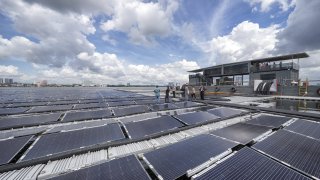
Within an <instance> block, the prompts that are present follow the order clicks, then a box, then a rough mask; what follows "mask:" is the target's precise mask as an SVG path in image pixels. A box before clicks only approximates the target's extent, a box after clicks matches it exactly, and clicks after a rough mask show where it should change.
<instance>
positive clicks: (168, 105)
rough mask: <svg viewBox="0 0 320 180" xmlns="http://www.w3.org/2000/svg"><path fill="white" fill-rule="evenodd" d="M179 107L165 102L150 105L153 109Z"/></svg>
mask: <svg viewBox="0 0 320 180" xmlns="http://www.w3.org/2000/svg"><path fill="white" fill-rule="evenodd" d="M177 108H179V107H177V106H175V105H174V104H171V103H167V104H156V105H153V106H151V109H152V110H154V111H164V110H170V109H177Z"/></svg>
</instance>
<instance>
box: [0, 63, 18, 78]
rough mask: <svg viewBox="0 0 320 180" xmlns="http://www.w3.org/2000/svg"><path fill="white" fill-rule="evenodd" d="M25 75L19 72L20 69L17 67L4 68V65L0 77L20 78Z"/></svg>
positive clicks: (0, 69) (0, 68) (0, 70)
mask: <svg viewBox="0 0 320 180" xmlns="http://www.w3.org/2000/svg"><path fill="white" fill-rule="evenodd" d="M22 75H23V74H22V73H21V72H19V69H18V67H16V66H12V65H9V66H4V65H0V76H4V77H18V76H22Z"/></svg>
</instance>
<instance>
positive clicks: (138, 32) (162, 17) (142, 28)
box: [101, 0, 178, 45]
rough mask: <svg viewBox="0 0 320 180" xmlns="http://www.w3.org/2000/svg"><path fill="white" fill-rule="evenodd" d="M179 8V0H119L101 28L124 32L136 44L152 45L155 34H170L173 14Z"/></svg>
mask: <svg viewBox="0 0 320 180" xmlns="http://www.w3.org/2000/svg"><path fill="white" fill-rule="evenodd" d="M177 8H178V2H177V1H169V2H168V3H161V2H157V3H155V2H148V3H145V2H142V1H138V0H135V1H126V0H122V1H117V3H116V4H115V6H114V7H113V10H114V11H113V12H112V15H111V17H112V18H111V19H110V20H107V21H106V22H104V23H102V24H101V28H102V29H103V30H104V31H106V32H108V31H112V30H115V31H120V32H124V33H126V34H127V35H128V37H129V38H130V41H131V42H133V43H134V44H141V45H150V44H151V43H152V42H153V39H154V37H155V36H159V37H163V36H167V35H168V34H170V30H171V24H172V15H173V13H174V12H175V11H176V10H177Z"/></svg>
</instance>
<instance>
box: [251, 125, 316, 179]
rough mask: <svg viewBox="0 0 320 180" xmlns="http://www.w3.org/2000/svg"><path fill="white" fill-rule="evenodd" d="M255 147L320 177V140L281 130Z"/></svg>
mask: <svg viewBox="0 0 320 180" xmlns="http://www.w3.org/2000/svg"><path fill="white" fill-rule="evenodd" d="M253 148H255V149H257V150H259V151H262V152H264V153H265V154H267V155H269V156H271V157H273V158H276V159H278V160H280V161H282V162H284V163H286V164H289V165H290V166H292V167H294V168H296V169H298V170H301V171H303V172H305V173H307V174H309V175H311V176H314V177H316V178H320V151H319V150H320V141H319V140H315V139H312V138H308V137H306V136H304V135H300V134H296V133H293V132H289V131H286V130H279V131H277V132H276V133H275V134H273V135H271V136H270V137H268V138H266V139H265V140H263V141H261V142H259V143H257V144H255V145H254V146H253Z"/></svg>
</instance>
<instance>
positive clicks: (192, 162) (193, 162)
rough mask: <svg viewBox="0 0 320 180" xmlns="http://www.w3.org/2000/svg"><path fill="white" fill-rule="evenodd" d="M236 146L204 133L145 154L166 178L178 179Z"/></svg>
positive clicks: (157, 170) (155, 168)
mask: <svg viewBox="0 0 320 180" xmlns="http://www.w3.org/2000/svg"><path fill="white" fill-rule="evenodd" d="M234 146H236V144H235V143H233V142H230V141H228V140H224V139H222V138H219V137H215V136H212V135H208V134H203V135H199V136H196V137H193V138H190V139H187V140H184V141H181V142H178V143H174V144H172V145H169V146H166V147H163V148H160V149H157V150H154V151H151V152H148V153H146V154H144V156H145V158H146V159H147V161H148V162H149V163H150V164H151V165H152V166H153V168H154V170H155V171H156V172H157V173H158V174H159V175H161V176H162V177H163V178H164V179H176V178H179V177H181V176H183V175H184V174H185V173H186V172H187V171H188V170H190V169H193V168H195V167H197V166H199V165H201V164H203V163H204V162H206V161H208V160H210V158H212V157H215V156H218V155H220V154H221V153H223V152H226V151H227V150H228V149H229V148H232V147H234Z"/></svg>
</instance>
